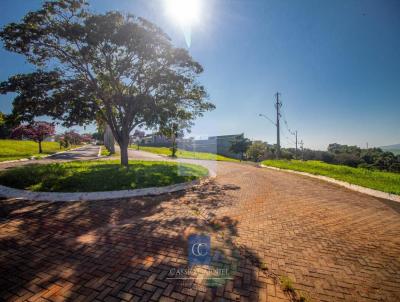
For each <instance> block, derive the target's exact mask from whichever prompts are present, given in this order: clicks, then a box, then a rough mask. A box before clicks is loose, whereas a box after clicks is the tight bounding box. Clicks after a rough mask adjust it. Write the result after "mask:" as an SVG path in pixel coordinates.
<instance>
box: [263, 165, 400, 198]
mask: <svg viewBox="0 0 400 302" xmlns="http://www.w3.org/2000/svg"><path fill="white" fill-rule="evenodd" d="M262 164H263V165H266V166H271V167H276V168H281V169H289V170H294V171H301V172H307V173H311V174H315V175H323V176H328V177H331V178H334V179H337V180H341V181H345V182H348V183H351V184H355V185H359V186H362V187H366V188H371V189H375V190H379V191H383V192H387V193H392V194H400V174H397V173H390V172H381V171H373V170H368V169H363V168H352V167H347V166H342V165H332V164H327V163H323V162H320V161H311V160H310V161H300V160H291V161H287V160H266V161H263V162H262Z"/></svg>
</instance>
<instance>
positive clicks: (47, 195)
mask: <svg viewBox="0 0 400 302" xmlns="http://www.w3.org/2000/svg"><path fill="white" fill-rule="evenodd" d="M200 181H201V179H196V180H193V181H189V182H184V183H180V184H175V185H170V186H165V187H152V188H143V189H136V190H121V191H105V192H79V193H58V192H32V191H27V190H20V189H13V188H10V187H6V186H2V185H0V198H7V199H8V198H12V199H27V200H32V201H53V202H68V201H96V200H105V199H107V200H114V199H121V198H130V197H140V196H152V195H161V194H165V193H172V192H178V191H182V190H186V189H189V188H191V187H193V186H195V185H198V184H199V183H200Z"/></svg>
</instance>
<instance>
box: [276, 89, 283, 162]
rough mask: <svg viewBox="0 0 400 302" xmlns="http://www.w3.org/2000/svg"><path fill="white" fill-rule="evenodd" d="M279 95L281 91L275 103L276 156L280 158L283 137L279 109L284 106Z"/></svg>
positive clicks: (277, 94)
mask: <svg viewBox="0 0 400 302" xmlns="http://www.w3.org/2000/svg"><path fill="white" fill-rule="evenodd" d="M279 95H280V93H279V92H277V93H276V94H275V96H276V103H275V108H276V158H277V159H279V158H280V157H281V138H280V129H279V119H280V117H281V114H280V112H279V110H280V109H281V107H282V102H281V101H280V100H279Z"/></svg>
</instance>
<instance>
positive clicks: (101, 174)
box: [0, 160, 208, 192]
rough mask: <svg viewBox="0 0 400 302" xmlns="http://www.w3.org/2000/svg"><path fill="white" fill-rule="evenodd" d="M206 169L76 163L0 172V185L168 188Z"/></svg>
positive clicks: (74, 189) (44, 189)
mask: <svg viewBox="0 0 400 302" xmlns="http://www.w3.org/2000/svg"><path fill="white" fill-rule="evenodd" d="M207 174H208V171H207V169H206V168H204V167H201V166H197V165H191V164H182V163H173V162H171V163H170V162H158V161H129V169H126V168H125V167H121V166H120V164H119V161H116V160H115V161H114V160H107V161H79V162H69V163H56V164H48V165H39V164H33V165H29V166H23V167H18V168H13V169H10V170H5V171H0V184H1V185H5V186H9V187H13V188H18V189H27V190H31V191H42V192H98V191H114V190H126V189H139V188H147V187H160V186H168V185H172V184H176V183H182V182H186V181H191V180H195V179H197V178H200V177H203V176H206V175H207Z"/></svg>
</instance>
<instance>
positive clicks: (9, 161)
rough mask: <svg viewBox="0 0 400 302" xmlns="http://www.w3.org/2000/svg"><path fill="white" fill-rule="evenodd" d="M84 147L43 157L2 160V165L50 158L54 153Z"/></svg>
mask: <svg viewBox="0 0 400 302" xmlns="http://www.w3.org/2000/svg"><path fill="white" fill-rule="evenodd" d="M82 147H84V146H80V147H78V148H74V149H69V150H65V151H60V152H57V153H53V154H49V155H45V156H42V157H39V158H21V159H14V160H6V161H1V162H0V165H2V164H10V163H18V162H21V161H28V160H32V161H34V160H41V159H45V158H48V157H51V156H54V155H57V154H62V153H66V152H69V151H73V150H78V149H80V148H82Z"/></svg>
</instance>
